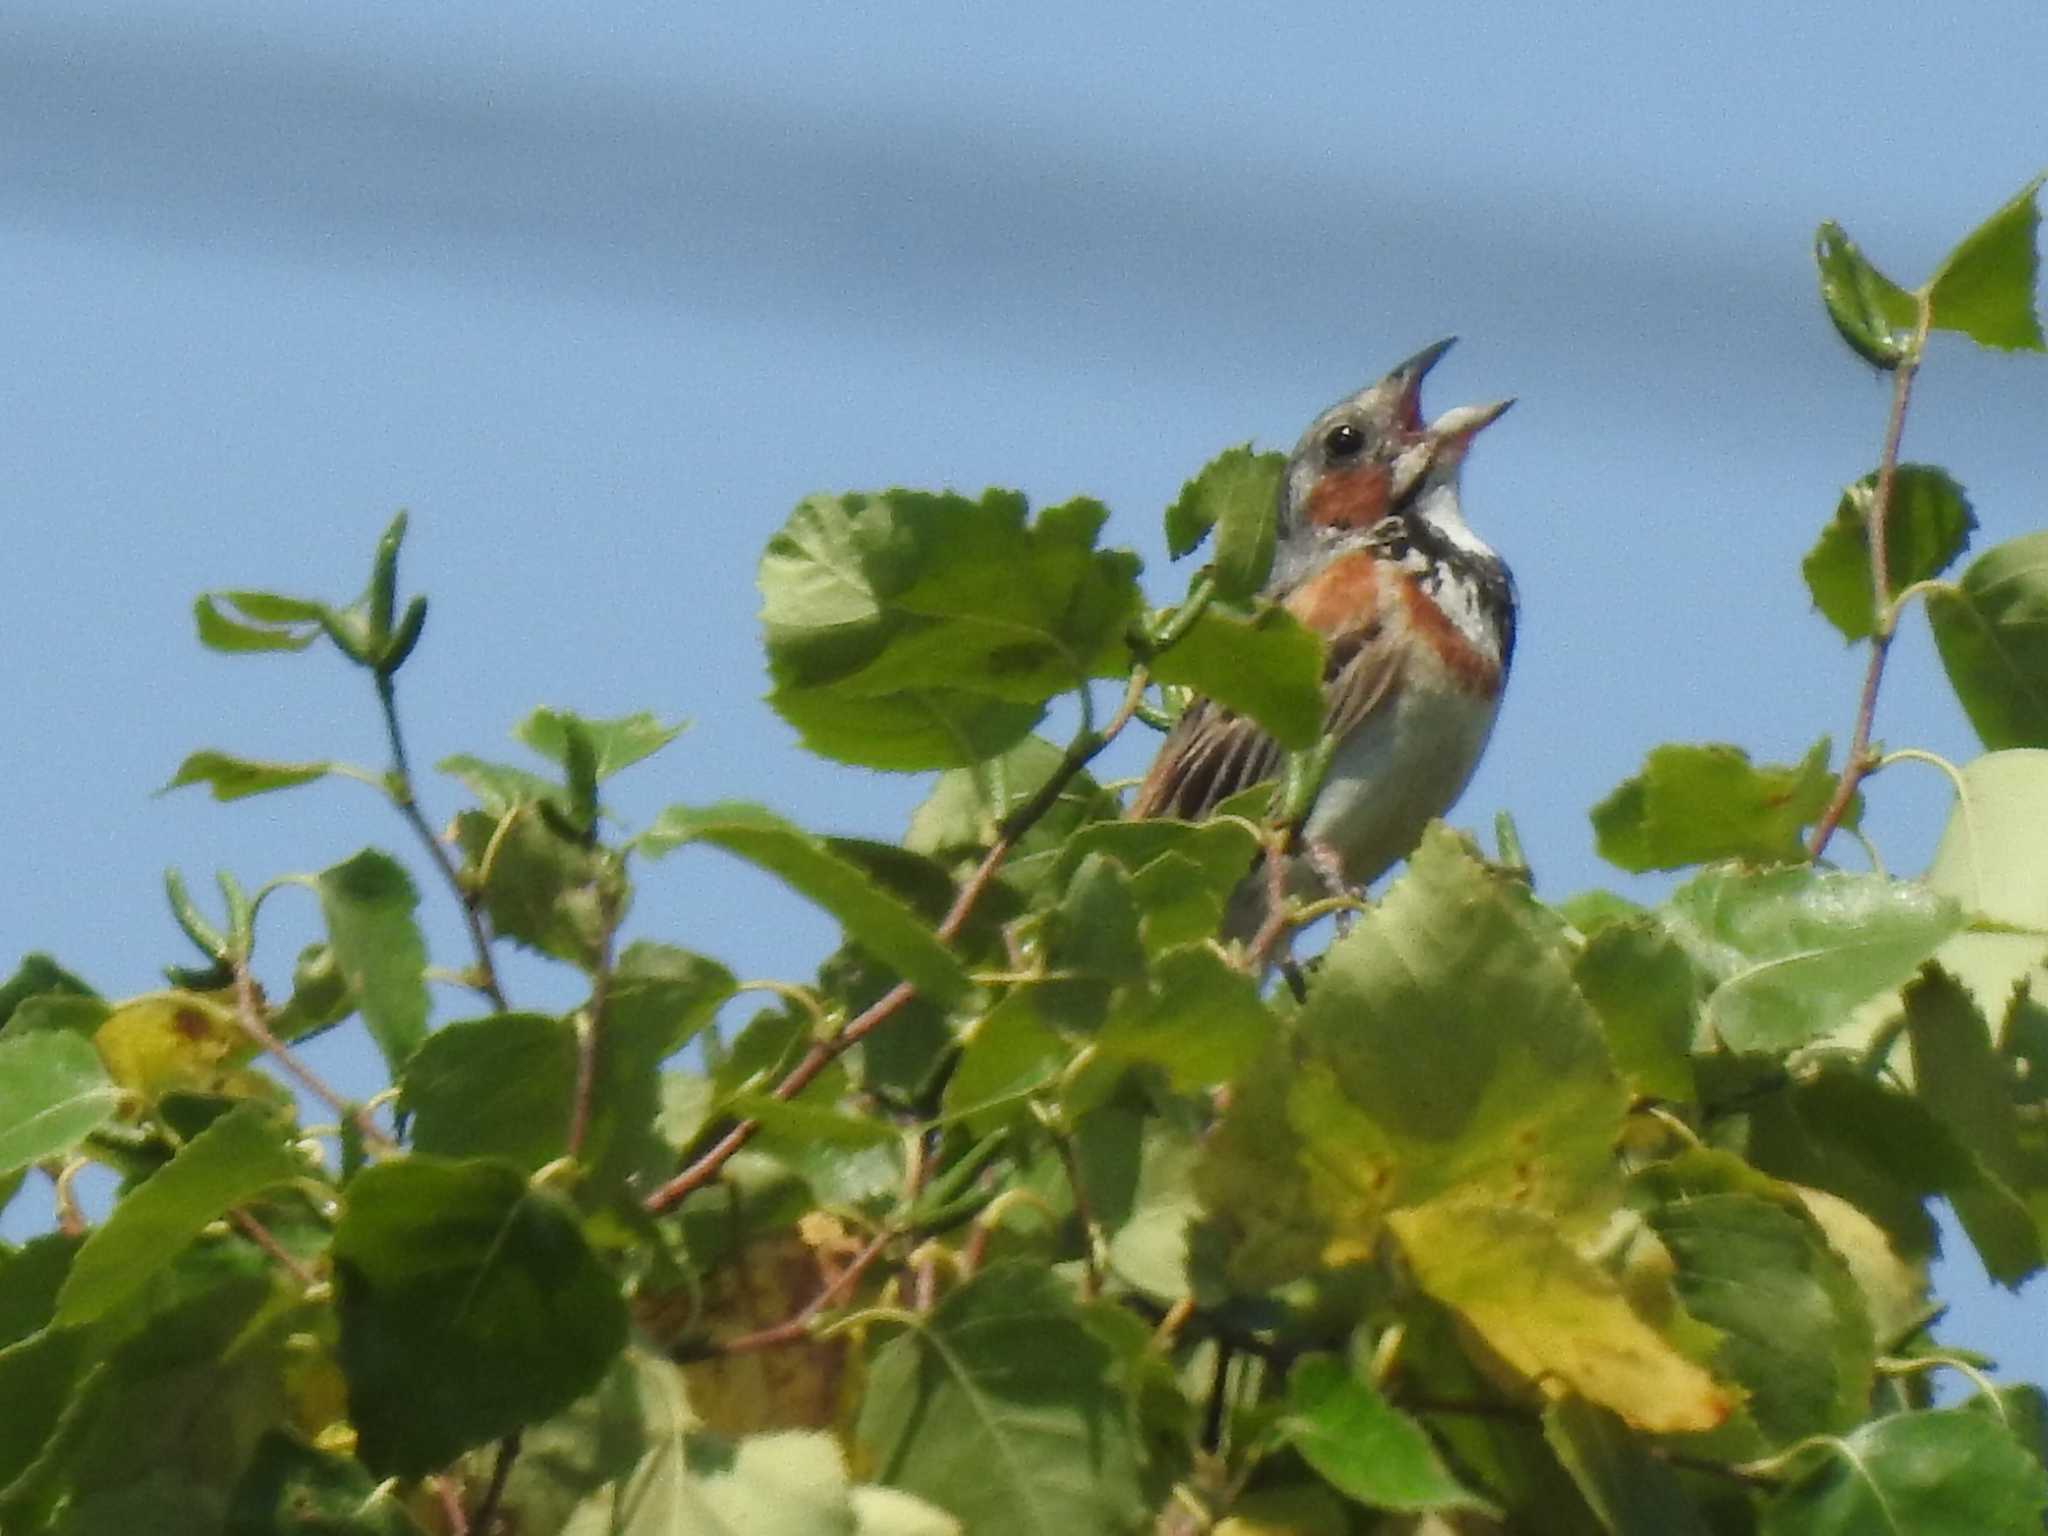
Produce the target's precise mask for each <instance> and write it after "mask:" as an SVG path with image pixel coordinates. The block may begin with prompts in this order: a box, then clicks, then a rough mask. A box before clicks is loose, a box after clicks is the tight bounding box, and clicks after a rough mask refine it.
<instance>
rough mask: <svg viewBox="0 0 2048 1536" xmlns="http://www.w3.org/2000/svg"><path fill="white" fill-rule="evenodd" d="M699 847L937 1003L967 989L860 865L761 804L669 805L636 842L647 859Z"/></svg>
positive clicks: (958, 972) (923, 930) (953, 962)
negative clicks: (720, 854)
mask: <svg viewBox="0 0 2048 1536" xmlns="http://www.w3.org/2000/svg"><path fill="white" fill-rule="evenodd" d="M695 842H703V843H709V844H711V845H712V846H713V847H716V848H722V849H724V850H725V851H726V852H727V853H730V854H733V855H735V856H736V857H738V858H742V859H745V860H746V861H747V862H748V863H750V864H753V865H755V866H756V867H758V868H760V869H764V870H766V871H767V872H768V873H769V874H771V875H774V876H775V877H776V878H777V879H778V880H781V881H782V882H783V883H784V884H785V885H788V886H789V887H790V888H791V889H792V890H794V891H796V892H797V893H798V894H799V895H801V896H803V897H805V898H806V899H808V900H810V901H812V902H814V903H816V904H817V905H818V906H820V907H822V908H824V909H825V910H826V911H827V912H829V913H831V914H832V916H834V917H835V918H837V919H838V920H839V921H840V922H841V923H842V924H844V925H845V928H846V931H847V934H848V935H849V936H850V937H851V938H854V939H856V940H858V941H859V942H860V943H861V944H862V945H863V946H864V947H865V948H867V949H868V950H869V951H870V952H872V953H873V954H874V955H875V957H876V958H877V959H879V960H881V961H883V962H885V963H886V964H888V965H890V966H892V967H894V968H895V969H896V971H897V972H898V973H899V974H900V975H901V976H902V977H903V978H904V979H905V980H906V981H911V982H915V983H916V984H917V986H918V988H919V989H920V990H921V991H923V992H925V993H927V994H929V995H930V996H932V997H934V998H936V999H938V1000H939V1001H942V1002H955V1001H958V1000H959V999H960V998H962V997H963V996H965V995H966V993H967V991H968V990H969V983H968V980H967V973H966V972H965V971H964V970H962V969H961V966H960V962H959V961H958V960H957V959H956V958H955V957H954V955H953V954H952V952H951V951H950V950H948V949H947V948H946V947H945V946H944V945H942V944H941V943H939V941H938V940H937V939H936V938H935V937H933V935H932V931H931V929H929V928H928V927H926V926H925V924H924V923H923V922H922V921H921V920H920V919H919V918H918V917H917V915H916V914H915V913H913V912H912V911H911V910H910V909H909V908H908V907H906V906H904V905H903V903H902V902H900V901H898V900H897V899H896V898H895V897H894V896H891V895H890V894H889V893H887V892H886V891H884V890H882V889H880V888H879V887H878V886H877V885H876V884H875V883H874V881H873V880H872V879H870V878H869V877H868V876H867V875H866V874H864V873H863V872H862V871H861V870H860V869H859V868H858V867H857V866H855V865H854V864H852V863H850V862H848V861H847V860H846V859H843V858H841V857H839V856H838V855H837V854H834V853H833V852H831V851H830V850H829V849H827V848H826V847H825V846H824V845H823V844H822V843H821V842H820V841H819V840H818V839H817V838H815V837H813V836H812V835H811V834H810V833H808V832H805V831H804V830H803V829H802V828H800V827H797V826H794V825H792V824H791V823H789V822H787V821H784V820H783V819H782V818H781V817H780V816H777V815H775V814H774V813H773V812H771V811H767V810H763V809H762V808H761V807H760V806H758V805H748V804H745V803H743V802H740V801H733V800H728V801H723V802H721V803H719V804H717V805H708V806H703V807H693V806H682V805H672V806H670V807H669V808H668V809H667V810H665V811H663V812H662V813H661V814H660V815H659V816H658V817H656V818H655V820H654V823H653V825H652V826H650V827H649V828H648V829H647V830H646V831H645V832H643V833H641V834H640V836H639V837H638V838H637V839H635V842H634V846H635V847H636V848H638V849H639V850H640V851H641V852H642V853H645V854H647V855H649V856H651V857H658V856H660V855H662V854H666V853H671V852H673V851H674V850H675V849H677V848H680V847H682V846H683V845H684V844H686V843H695Z"/></svg>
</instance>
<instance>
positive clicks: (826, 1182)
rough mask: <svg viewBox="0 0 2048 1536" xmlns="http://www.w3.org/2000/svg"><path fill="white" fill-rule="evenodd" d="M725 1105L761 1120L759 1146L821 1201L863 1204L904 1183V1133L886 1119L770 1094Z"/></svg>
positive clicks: (751, 1095) (825, 1203)
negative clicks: (846, 1112)
mask: <svg viewBox="0 0 2048 1536" xmlns="http://www.w3.org/2000/svg"><path fill="white" fill-rule="evenodd" d="M725 1109H726V1112H727V1113H729V1114H733V1115H740V1116H744V1117H746V1118H747V1119H750V1120H754V1121H756V1122H758V1123H759V1125H760V1127H761V1132H760V1134H759V1135H758V1136H756V1137H755V1138H754V1141H753V1143H752V1145H753V1147H754V1149H755V1150H756V1151H759V1152H764V1153H766V1154H767V1155H768V1156H770V1157H772V1158H775V1159H776V1160H777V1161H778V1162H780V1163H782V1164H783V1165H784V1166H785V1167H787V1168H789V1169H790V1170H791V1171H793V1172H794V1173H795V1174H797V1176H798V1177H800V1178H801V1179H803V1181H804V1182H805V1183H806V1184H808V1185H809V1186H810V1188H811V1196H812V1198H813V1199H814V1200H815V1201H816V1202H817V1203H818V1204H820V1205H823V1206H827V1207H843V1206H851V1205H858V1204H860V1203H861V1202H862V1201H865V1200H869V1199H872V1198H873V1197H874V1196H875V1195H877V1194H881V1193H884V1192H888V1193H892V1194H893V1193H895V1192H897V1191H900V1190H901V1188H902V1186H903V1141H902V1137H901V1136H900V1135H899V1133H898V1132H897V1131H895V1130H894V1129H892V1128H891V1127H890V1126H888V1125H887V1124H884V1123H883V1122H880V1121H877V1120H868V1119H862V1118H860V1117H859V1116H856V1115H849V1114H842V1113H841V1112H840V1111H838V1110H836V1109H828V1108H824V1107H822V1106H819V1105H815V1104H808V1103H803V1102H797V1103H790V1102H788V1101H786V1100H783V1099H778V1098H774V1097H772V1096H770V1095H768V1094H765V1093H741V1094H735V1095H734V1096H733V1097H732V1099H731V1100H729V1101H728V1102H727V1104H726V1105H725Z"/></svg>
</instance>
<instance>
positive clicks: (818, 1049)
mask: <svg viewBox="0 0 2048 1536" xmlns="http://www.w3.org/2000/svg"><path fill="white" fill-rule="evenodd" d="M1144 692H1145V671H1144V669H1143V668H1142V667H1141V668H1139V669H1138V670H1137V671H1135V672H1133V673H1132V674H1131V681H1130V686H1129V687H1128V688H1127V689H1125V691H1124V698H1123V702H1122V703H1121V704H1119V705H1118V706H1117V710H1116V713H1115V714H1114V715H1112V716H1111V717H1110V719H1109V721H1108V723H1107V724H1106V725H1104V727H1103V728H1102V729H1101V730H1099V731H1095V730H1088V729H1086V728H1084V729H1083V730H1082V731H1081V732H1080V733H1079V734H1078V735H1076V736H1075V738H1074V741H1073V744H1072V745H1071V746H1069V747H1068V748H1067V753H1066V756H1065V757H1063V758H1061V759H1060V763H1059V766H1058V767H1056V768H1055V769H1054V770H1053V771H1052V773H1051V775H1050V776H1049V777H1048V778H1047V779H1046V781H1045V782H1044V783H1043V784H1041V785H1040V786H1039V787H1038V792H1037V793H1036V794H1034V795H1033V796H1032V797H1031V798H1030V799H1029V800H1027V801H1026V802H1025V803H1024V805H1023V807H1022V808H1021V809H1019V810H1018V811H1017V813H1016V814H1015V815H1013V816H1008V817H1005V818H1004V820H1003V822H1002V825H1001V827H1000V829H999V830H998V831H997V833H996V840H995V842H994V843H993V844H991V845H990V847H989V850H988V852H987V854H985V855H984V856H983V858H982V861H981V863H980V864H979V865H977V866H976V867H975V870H974V873H973V874H971V875H969V876H968V877H967V879H966V881H965V882H964V883H963V884H962V885H961V887H960V890H959V892H958V894H957V895H955V896H954V898H953V905H952V907H951V908H950V909H948V911H947V913H946V915H945V917H944V918H943V919H941V920H940V923H939V926H938V929H937V930H936V931H937V934H938V938H939V941H940V942H941V943H947V944H949V943H951V942H952V941H953V940H954V939H955V938H957V937H958V936H959V933H960V930H961V929H962V928H963V927H965V926H966V924H967V919H968V918H969V917H970V916H972V915H973V912H974V908H975V905H976V904H977V903H978V902H979V901H980V900H981V898H982V894H983V893H984V892H985V891H987V889H988V887H989V884H990V882H992V881H993V880H994V879H995V877H996V872H997V871H998V870H999V869H1001V868H1002V866H1003V861H1004V860H1005V859H1007V858H1008V857H1009V856H1010V852H1011V850H1012V849H1014V848H1015V847H1016V845H1017V841H1018V839H1020V838H1021V837H1023V835H1024V834H1025V833H1026V832H1028V831H1030V830H1031V828H1032V827H1033V826H1035V825H1036V824H1037V823H1038V821H1039V820H1040V818H1042V817H1043V816H1044V815H1045V814H1046V812H1048V811H1050V810H1051V809H1052V808H1053V806H1054V805H1056V804H1058V803H1059V798H1060V796H1061V795H1062V794H1064V793H1065V792H1066V788H1067V786H1068V785H1069V784H1071V783H1073V781H1074V779H1075V776H1076V775H1078V774H1079V773H1080V772H1081V770H1082V769H1083V768H1086V767H1087V766H1088V764H1090V763H1091V762H1093V761H1094V760H1095V759H1096V758H1097V757H1098V756H1100V755H1101V753H1102V750H1103V749H1104V748H1105V747H1107V746H1108V745H1109V744H1110V743H1111V742H1112V741H1114V740H1115V739H1116V737H1117V733H1118V732H1120V731H1121V730H1122V729H1123V728H1124V727H1125V726H1126V725H1128V724H1130V721H1131V716H1132V715H1133V714H1135V713H1136V712H1137V708H1138V701H1139V699H1140V698H1142V697H1143V695H1144ZM916 996H917V988H916V987H915V986H914V985H913V984H912V983H910V982H907V981H899V982H897V983H896V985H895V986H893V987H891V988H890V989H889V990H888V991H887V992H884V993H883V994H882V995H881V996H880V997H879V998H877V999H876V1000H875V1001H874V1002H873V1003H872V1004H870V1005H869V1006H868V1007H867V1008H866V1009H865V1010H864V1011H863V1012H861V1013H860V1014H859V1015H858V1016H856V1017H855V1018H854V1019H853V1020H852V1021H851V1022H850V1023H848V1024H847V1025H846V1026H845V1027H844V1028H842V1029H841V1030H839V1032H838V1033H837V1034H835V1035H833V1036H832V1037H831V1038H830V1039H826V1040H820V1041H817V1042H815V1043H814V1044H813V1045H812V1046H811V1048H810V1050H809V1051H807V1052H805V1054H804V1057H803V1059H802V1060H801V1061H799V1062H798V1063H797V1064H796V1065H795V1066H794V1067H792V1068H790V1070H789V1074H788V1076H786V1077H784V1078H783V1079H782V1081H781V1082H779V1083H777V1084H776V1085H775V1087H774V1088H773V1089H772V1090H771V1091H770V1092H771V1096H772V1097H774V1098H777V1099H781V1100H783V1101H784V1102H785V1103H786V1102H787V1101H789V1100H790V1099H793V1098H795V1097H796V1096H797V1095H798V1094H800V1093H802V1092H803V1091H804V1089H806V1088H808V1087H809V1086H810V1085H811V1084H812V1082H814V1081H815V1080H816V1079H817V1076H818V1074H819V1073H820V1072H823V1071H824V1070H825V1068H826V1067H828V1066H830V1065H831V1064H832V1063H833V1062H835V1061H837V1060H838V1059H839V1058H840V1057H841V1056H843V1055H845V1054H846V1052H847V1051H849V1050H851V1049H852V1048H853V1047H854V1046H856V1045H858V1044H859V1043H860V1042H861V1041H863V1040H865V1039H866V1038H867V1037H868V1036H869V1035H871V1034H873V1033H874V1032H875V1031H876V1030H877V1029H879V1028H880V1027H881V1026H882V1025H884V1024H886V1023H888V1021H889V1020H890V1019H892V1018H894V1017H895V1016H896V1015H897V1014H898V1013H899V1012H901V1011H902V1009H903V1006H904V1005H905V1004H906V1003H908V1002H909V1001H910V1000H911V999H912V998H914V997H916ZM760 1129H761V1122H760V1121H758V1120H753V1119H746V1120H741V1121H740V1122H739V1123H738V1124H736V1125H735V1126H733V1128H732V1129H731V1130H729V1131H727V1132H726V1133H725V1134H724V1135H723V1136H721V1137H719V1139H718V1140H717V1141H716V1142H714V1143H713V1144H712V1146H711V1147H710V1149H709V1150H707V1151H705V1152H704V1153H702V1154H700V1155H699V1156H698V1157H697V1158H696V1159H695V1161H693V1162H692V1163H691V1164H690V1165H689V1167H687V1168H685V1169H684V1170H683V1171H682V1172H681V1173H679V1174H677V1175H676V1176H675V1177H674V1178H672V1179H670V1180H669V1181H668V1182H667V1183H666V1184H664V1185H662V1186H661V1188H659V1189H657V1190H655V1191H654V1192H653V1193H652V1194H650V1195H649V1196H648V1197H647V1199H646V1201H645V1202H644V1204H645V1206H646V1208H647V1210H648V1211H650V1212H652V1213H653V1214H655V1215H659V1214H661V1213H662V1212H663V1211H666V1210H670V1209H672V1208H674V1207H675V1206H676V1205H678V1204H679V1203H681V1202H682V1201H683V1200H685V1199H687V1198H688V1197H689V1196H690V1195H691V1194H693V1193H694V1192H695V1191H697V1190H699V1189H702V1188H703V1187H704V1186H705V1185H706V1184H708V1183H710V1182H711V1181H712V1180H713V1179H715V1178H717V1177H718V1173H719V1170H720V1169H722V1168H724V1167H725V1165H726V1164H727V1163H728V1162H729V1161H731V1159H732V1156H733V1154H734V1153H735V1152H738V1151H739V1150H740V1148H742V1147H744V1146H745V1145H746V1144H747V1143H748V1142H750V1141H752V1140H753V1139H754V1137H755V1135H756V1134H758V1133H759V1131H760Z"/></svg>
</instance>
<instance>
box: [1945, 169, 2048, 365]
mask: <svg viewBox="0 0 2048 1536" xmlns="http://www.w3.org/2000/svg"><path fill="white" fill-rule="evenodd" d="M2044 179H2048V178H2043V177H2040V176H2036V177H2035V178H2034V179H2033V180H2032V181H2030V182H2028V183H2027V184H2026V185H2025V186H2024V187H2022V188H2020V190H2019V192H2018V193H2017V194H2016V195H2015V196H2014V197H2013V199H2012V200H2011V201H2010V202H2008V203H2007V204H2006V205H2005V206H2004V207H2002V208H2000V209H1999V210H1998V211H1997V212H1996V213H1994V214H1992V215H1991V217H1990V218H1988V219H1986V220H1985V221H1984V222H1983V223H1982V224H1979V225H1978V226H1977V227H1976V228H1975V229H1973V230H1971V231H1970V233H1969V234H1967V235H1965V236H1964V237H1963V239H1962V243H1961V244H1959V245H1958V246H1957V247H1956V248H1955V249H1954V250H1952V251H1950V252H1949V253H1948V256H1947V257H1946V258H1945V259H1944V260H1943V261H1942V264H1941V268H1940V270H1939V271H1937V272H1936V273H1935V274H1934V277H1933V279H1932V280H1931V281H1930V282H1929V284H1928V293H1927V303H1928V309H1929V312H1930V314H1931V315H1932V323H1933V326H1934V328H1935V329H1936V330H1941V331H1960V332H1962V333H1963V334H1964V335H1965V336H1968V337H1969V338H1970V339H1971V340H1972V341H1975V342H1978V343H1979V344H1981V345H1983V346H1987V347H2001V348H2004V349H2006V350H2007V351H2012V350H2024V351H2028V352H2039V351H2042V350H2043V348H2044V346H2048V343H2044V341H2043V339H2042V336H2041V318H2040V316H2039V315H2038V314H2037V313H2036V312H2035V309H2034V286H2035V283H2036V281H2037V280H2038V278H2039V276H2040V270H2041V258H2040V252H2039V250H2038V249H2037V247H2036V237H2037V235H2038V234H2039V232H2040V228H2041V211H2040V209H2039V208H2038V207H2037V206H2036V205H2035V201H2034V198H2035V194H2036V193H2038V192H2039V191H2040V190H2041V183H2042V181H2043V180H2044Z"/></svg>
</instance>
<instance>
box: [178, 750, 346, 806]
mask: <svg viewBox="0 0 2048 1536" xmlns="http://www.w3.org/2000/svg"><path fill="white" fill-rule="evenodd" d="M334 771H335V769H334V764H333V763H330V762H318V763H266V762H260V761H258V760H257V759H255V758H251V757H236V756H234V755H233V754H232V753H228V752H214V751H211V750H209V751H204V752H194V753H192V754H191V755H190V756H189V757H187V758H186V759H185V761H184V762H182V763H180V764H178V771H177V772H176V773H174V774H173V775H171V780H170V782H169V783H168V784H166V785H164V787H163V788H162V789H161V790H159V791H158V793H159V794H168V793H169V792H170V791H171V790H174V789H183V788H184V787H185V786H186V785H187V784H204V785H206V786H208V787H209V788H210V789H211V790H212V791H213V798H214V799H216V800H246V799H247V798H248V797H249V796H251V795H263V794H268V793H269V792H270V791H271V790H273V789H296V788H298V786H299V785H301V784H310V783H312V782H313V781H314V780H315V779H324V778H326V777H327V775H328V774H330V773H333V772H334Z"/></svg>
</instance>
